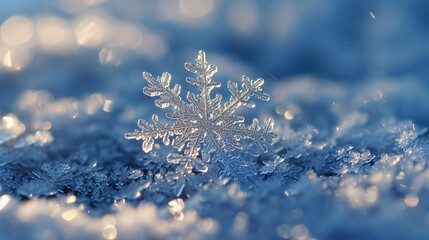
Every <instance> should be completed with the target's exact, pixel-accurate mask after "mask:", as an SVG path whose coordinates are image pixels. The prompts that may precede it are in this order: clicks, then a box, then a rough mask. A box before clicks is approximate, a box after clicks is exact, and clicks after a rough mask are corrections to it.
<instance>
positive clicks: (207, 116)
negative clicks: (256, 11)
mask: <svg viewBox="0 0 429 240" xmlns="http://www.w3.org/2000/svg"><path fill="white" fill-rule="evenodd" d="M196 61H197V64H196V65H195V64H192V63H186V64H185V68H186V70H188V71H189V72H192V73H196V74H197V75H198V77H197V78H192V77H187V78H186V81H187V82H188V83H189V84H192V85H197V86H198V89H199V91H201V93H200V94H199V95H195V94H194V93H192V92H188V94H187V97H186V98H187V100H188V102H185V101H183V100H182V99H181V97H180V95H179V94H180V90H181V86H180V85H179V84H176V85H175V86H174V88H170V87H169V86H170V80H171V75H170V74H169V73H168V72H164V73H163V74H162V76H161V77H158V78H156V79H155V78H154V77H152V75H151V74H150V73H147V72H144V73H143V77H144V78H145V79H146V80H147V81H148V82H149V86H147V87H145V88H144V89H143V93H144V94H146V95H148V96H151V97H155V96H157V97H159V98H158V99H157V100H156V101H155V105H156V106H157V107H159V108H167V107H172V108H173V109H174V112H173V113H167V114H166V117H167V118H169V119H173V120H175V121H176V122H175V124H163V123H161V122H159V120H158V116H157V115H156V114H154V115H153V116H152V121H153V124H149V123H148V122H147V121H145V120H143V119H139V120H138V126H139V127H140V128H141V130H135V131H134V132H131V133H126V134H125V138H127V139H136V140H143V144H142V149H143V151H144V152H150V151H151V150H152V148H153V145H154V140H155V139H158V138H162V141H163V143H164V144H165V145H169V144H170V137H172V138H173V141H172V143H171V145H172V146H173V148H176V149H178V151H179V152H182V151H183V149H185V150H184V152H183V153H180V154H179V153H171V154H169V155H168V157H167V161H168V162H169V163H173V164H178V165H179V167H180V169H181V171H180V172H181V173H182V174H184V173H190V172H191V171H192V169H195V170H198V171H200V172H206V171H207V170H208V166H207V163H206V162H207V161H209V160H210V154H211V153H212V152H215V153H216V154H217V155H219V156H222V157H223V159H225V157H227V156H229V154H230V152H231V151H233V150H235V149H240V148H241V145H240V139H252V140H253V141H254V142H255V144H256V145H257V146H259V147H260V148H261V150H263V151H266V148H267V144H272V143H273V140H274V139H275V138H276V137H277V135H276V134H275V133H273V132H272V130H273V124H274V121H273V120H272V119H271V118H269V117H268V118H266V119H265V125H264V126H263V127H260V125H259V121H258V119H256V118H255V119H253V122H252V124H251V125H249V126H247V125H245V124H243V121H244V117H243V116H240V115H236V114H234V111H235V109H237V108H238V107H239V106H241V105H243V106H246V107H250V108H253V107H254V106H255V103H254V102H252V101H250V100H249V99H250V97H256V98H258V99H261V100H264V101H268V100H269V98H270V96H269V95H268V94H267V93H264V92H262V89H261V86H262V84H263V83H264V80H263V79H262V78H259V79H257V80H256V81H252V80H250V79H249V77H247V76H243V78H242V81H243V84H242V90H239V89H238V84H237V83H236V82H234V81H232V80H230V81H229V82H228V90H229V91H230V92H231V98H230V99H229V101H228V102H226V103H224V104H221V100H222V96H221V95H220V94H216V96H215V97H214V98H211V96H210V93H211V92H212V90H213V89H214V88H217V87H220V86H221V84H220V82H215V81H212V76H213V75H214V74H215V73H216V72H217V66H215V65H212V64H207V62H206V57H205V53H204V51H200V52H199V54H198V58H197V60H196ZM200 153H201V158H199V155H200Z"/></svg>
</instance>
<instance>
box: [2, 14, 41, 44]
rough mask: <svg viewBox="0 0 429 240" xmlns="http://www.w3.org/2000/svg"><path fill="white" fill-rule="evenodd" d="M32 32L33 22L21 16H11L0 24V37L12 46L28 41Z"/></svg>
mask: <svg viewBox="0 0 429 240" xmlns="http://www.w3.org/2000/svg"><path fill="white" fill-rule="evenodd" d="M33 33H34V26H33V22H32V21H31V20H29V19H28V18H25V17H23V16H13V17H11V18H9V19H7V20H6V21H5V22H4V23H3V24H2V25H1V39H2V40H3V42H5V43H7V44H10V45H13V46H16V45H21V44H24V43H26V42H28V41H30V40H31V38H32V37H33Z"/></svg>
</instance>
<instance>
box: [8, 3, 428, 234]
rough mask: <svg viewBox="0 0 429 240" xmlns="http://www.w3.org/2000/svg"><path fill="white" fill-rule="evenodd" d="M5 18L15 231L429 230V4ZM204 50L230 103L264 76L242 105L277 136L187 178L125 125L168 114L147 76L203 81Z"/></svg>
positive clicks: (102, 11) (101, 7)
mask: <svg viewBox="0 0 429 240" xmlns="http://www.w3.org/2000/svg"><path fill="white" fill-rule="evenodd" d="M14 16H15V17H14ZM16 16H21V17H18V18H16ZM11 17H12V18H11ZM13 17H14V18H13ZM0 23H2V26H1V29H0V30H1V31H0V35H1V39H0V118H1V119H0V120H1V121H0V239H103V238H104V239H115V238H117V239H136V238H138V239H300V240H301V239H426V238H429V166H428V160H429V138H428V136H429V135H428V131H427V130H428V129H427V127H428V126H429V113H428V110H429V105H428V103H429V94H428V93H429V83H428V79H427V78H428V76H429V68H428V63H429V45H428V40H429V28H428V24H429V2H428V1H426V0H408V1H399V0H398V1H396V0H380V1H365V0H363V1H362V0H359V1H358V0H350V1H344V0H325V1H318V0H285V1H274V0H273V1H269V0H264V1H256V0H255V1H227V0H224V1H210V0H200V1H196V0H181V1H178V0H169V1H154V0H153V1H138V0H127V1H114V0H106V1H102V0H74V1H72V0H59V1H54V0H50V1H49V0H46V1H42V0H32V1H29V0H28V1H25V0H20V1H1V3H0ZM14 24H15V25H14ZM29 29H30V30H29ZM52 29H53V30H52ZM16 32H18V33H17V34H16ZM200 49H202V50H204V51H205V52H206V54H207V59H208V62H209V63H212V64H215V65H217V66H218V69H219V71H218V73H217V74H215V75H214V77H213V78H214V79H215V80H216V81H220V82H221V83H222V87H221V88H220V89H219V90H217V92H219V93H222V94H223V97H224V99H228V98H229V92H228V91H227V90H226V83H227V81H228V80H230V79H233V80H236V81H239V80H240V78H241V76H242V75H243V74H245V75H247V76H250V77H251V78H252V79H257V78H259V77H262V78H264V79H265V85H264V90H265V91H266V92H268V93H270V95H271V100H270V101H269V102H261V101H256V108H254V109H242V110H240V111H239V113H240V114H243V115H244V116H245V117H246V122H247V123H249V122H250V121H251V119H252V118H253V117H258V118H260V119H263V118H264V117H266V116H271V117H273V118H274V119H275V130H274V131H275V132H276V133H277V134H278V135H279V138H278V139H277V141H276V142H275V144H274V145H273V146H271V147H270V148H269V150H268V152H267V153H261V152H259V151H257V149H256V148H254V145H252V143H251V142H245V143H244V145H243V146H244V148H243V150H242V151H241V152H238V153H236V154H237V156H239V158H238V160H234V161H231V165H230V166H229V168H228V169H225V166H223V165H221V164H219V163H218V162H216V161H215V160H214V161H212V162H210V166H209V171H208V172H207V173H197V172H195V173H194V174H192V175H191V176H189V177H187V178H186V179H171V178H169V173H171V172H172V171H174V164H169V163H167V161H166V156H167V154H168V153H169V152H171V151H173V150H172V149H171V148H170V147H169V146H163V145H162V143H161V142H157V143H158V144H159V145H156V146H155V149H154V150H153V151H152V152H151V153H148V154H145V153H144V152H142V151H141V143H140V142H137V141H130V140H126V139H124V137H123V136H124V133H126V132H130V131H133V130H134V129H135V128H137V119H138V118H142V119H147V120H149V119H150V117H151V115H152V114H153V113H156V114H158V115H159V116H164V113H165V112H168V111H165V110H162V109H159V108H156V107H155V105H154V99H151V98H149V97H147V96H145V95H143V94H142V90H141V89H142V88H143V87H144V86H146V81H145V80H144V79H143V78H142V76H141V73H142V72H143V71H147V72H150V73H152V74H153V75H161V74H162V72H165V71H168V72H170V73H171V74H172V77H173V78H172V83H173V84H175V83H179V84H181V85H182V97H184V96H185V94H186V92H187V91H188V90H190V91H193V92H198V91H197V89H195V88H194V87H192V86H189V85H188V84H186V82H185V77H187V76H191V74H190V73H189V72H186V70H185V69H184V67H183V64H184V62H194V60H195V58H196V57H197V54H198V51H199V50H200ZM163 120H166V119H165V118H163Z"/></svg>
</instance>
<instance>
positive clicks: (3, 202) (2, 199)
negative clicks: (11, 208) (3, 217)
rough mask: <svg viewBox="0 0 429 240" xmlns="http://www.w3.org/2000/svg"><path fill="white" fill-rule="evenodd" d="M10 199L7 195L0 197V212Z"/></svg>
mask: <svg viewBox="0 0 429 240" xmlns="http://www.w3.org/2000/svg"><path fill="white" fill-rule="evenodd" d="M10 200H11V198H10V196H9V195H7V194H5V195H3V196H1V197H0V211H1V210H2V209H3V208H5V207H6V206H7V204H8V203H9V202H10Z"/></svg>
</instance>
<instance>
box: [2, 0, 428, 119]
mask: <svg viewBox="0 0 429 240" xmlns="http://www.w3.org/2000/svg"><path fill="white" fill-rule="evenodd" d="M0 6H1V7H0V22H1V34H0V35H1V41H0V60H1V61H0V63H1V64H0V65H1V68H0V89H1V90H0V91H1V92H0V98H1V99H0V100H1V105H0V106H1V107H0V109H2V111H6V110H7V109H8V108H9V104H8V103H9V102H10V101H11V100H13V99H14V98H15V97H16V95H17V94H18V93H20V92H21V91H23V90H25V89H45V90H49V91H51V92H52V93H54V95H56V96H62V95H64V96H67V95H70V96H71V95H82V94H84V93H88V92H93V91H114V90H117V89H113V88H112V86H111V85H109V84H107V83H108V82H110V80H111V79H112V78H117V80H118V82H120V84H121V85H124V86H125V85H129V84H130V82H129V81H131V79H130V78H134V77H136V76H137V77H140V73H141V72H142V71H143V70H145V71H148V70H151V71H152V72H156V73H160V72H162V71H165V70H167V69H168V70H170V71H173V69H171V68H172V67H173V66H174V67H177V70H178V72H176V75H177V76H182V75H183V74H184V70H183V68H182V65H183V62H184V59H186V60H187V61H190V60H191V59H194V58H195V56H196V53H197V51H198V50H199V49H203V50H205V51H206V52H207V53H208V57H209V59H210V60H211V62H212V63H214V64H217V65H219V70H220V72H221V73H222V74H223V75H222V77H240V76H241V75H242V74H244V73H246V74H249V75H251V76H257V77H263V78H265V79H267V81H277V80H280V81H281V80H284V79H286V78H287V77H290V76H295V75H302V74H306V75H309V74H311V75H313V76H317V77H320V78H326V79H329V80H332V81H338V82H359V81H365V80H371V79H375V78H400V77H404V76H406V77H415V78H419V79H420V78H424V76H426V74H427V72H428V71H429V70H428V68H427V62H428V60H429V47H428V44H427V39H428V37H429V31H428V28H427V26H428V22H429V14H428V12H429V3H428V2H427V1H424V0H410V1H399V0H398V1H396V0H393V1H392V0H381V1H369V0H350V1H341V0H327V1H318V0H299V1H298V0H282V1H270V0H266V1H240V0H238V1H215V0H163V1H151V0H148V1H141V0H123V1H114V0H31V1H26V0H16V1H2V3H0ZM174 70H175V69H174Z"/></svg>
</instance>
